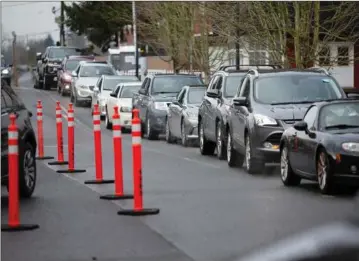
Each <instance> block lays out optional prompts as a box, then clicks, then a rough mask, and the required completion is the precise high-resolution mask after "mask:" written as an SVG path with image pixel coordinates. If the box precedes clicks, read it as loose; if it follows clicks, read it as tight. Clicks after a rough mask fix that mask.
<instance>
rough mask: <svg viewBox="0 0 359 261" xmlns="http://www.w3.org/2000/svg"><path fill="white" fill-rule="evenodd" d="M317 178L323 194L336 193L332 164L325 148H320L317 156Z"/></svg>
mask: <svg viewBox="0 0 359 261" xmlns="http://www.w3.org/2000/svg"><path fill="white" fill-rule="evenodd" d="M316 171H317V173H316V174H317V180H318V185H319V189H320V192H321V193H322V194H332V193H334V189H335V187H334V184H333V181H332V178H331V177H332V173H333V172H332V165H331V162H330V159H329V156H328V153H327V152H326V151H325V149H324V148H321V149H319V151H318V153H317V156H316Z"/></svg>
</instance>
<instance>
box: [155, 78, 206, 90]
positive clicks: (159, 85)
mask: <svg viewBox="0 0 359 261" xmlns="http://www.w3.org/2000/svg"><path fill="white" fill-rule="evenodd" d="M202 84H203V82H202V80H201V79H200V78H199V77H194V76H183V77H182V76H174V77H171V76H168V77H156V78H155V79H154V80H153V88H152V94H156V93H179V92H180V91H181V89H182V87H183V86H185V85H202Z"/></svg>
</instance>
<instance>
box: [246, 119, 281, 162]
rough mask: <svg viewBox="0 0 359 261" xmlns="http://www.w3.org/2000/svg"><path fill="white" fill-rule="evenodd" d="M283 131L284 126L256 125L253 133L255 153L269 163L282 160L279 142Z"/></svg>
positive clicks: (252, 140)
mask: <svg viewBox="0 0 359 261" xmlns="http://www.w3.org/2000/svg"><path fill="white" fill-rule="evenodd" d="M283 132H284V129H283V128H282V127H269V126H263V127H261V126H256V127H255V128H254V132H253V133H251V144H252V150H254V151H253V154H254V155H256V157H257V158H259V159H262V160H264V161H265V162H268V163H278V162H280V151H279V144H280V139H281V137H282V134H283Z"/></svg>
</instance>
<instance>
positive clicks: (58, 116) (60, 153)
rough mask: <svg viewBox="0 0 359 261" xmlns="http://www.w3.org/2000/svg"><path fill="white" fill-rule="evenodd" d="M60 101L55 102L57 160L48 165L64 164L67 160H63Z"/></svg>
mask: <svg viewBox="0 0 359 261" xmlns="http://www.w3.org/2000/svg"><path fill="white" fill-rule="evenodd" d="M61 111H62V110H61V106H60V102H59V101H57V102H56V134H57V161H52V162H49V163H48V164H49V165H66V164H68V162H67V161H65V160H64V147H63V136H62V113H61Z"/></svg>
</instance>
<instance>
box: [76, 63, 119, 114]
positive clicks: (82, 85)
mask: <svg viewBox="0 0 359 261" xmlns="http://www.w3.org/2000/svg"><path fill="white" fill-rule="evenodd" d="M116 74H117V73H116V71H115V70H114V69H113V67H112V66H110V65H109V64H107V63H106V62H85V61H81V62H80V63H79V65H78V66H77V68H76V69H75V70H74V71H72V73H71V76H72V77H73V81H72V82H71V91H70V100H71V102H73V103H74V105H75V106H76V107H78V106H80V104H81V103H87V104H88V105H90V106H91V104H92V96H93V89H94V88H95V85H96V83H97V81H98V79H99V78H100V77H101V76H102V75H116Z"/></svg>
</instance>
